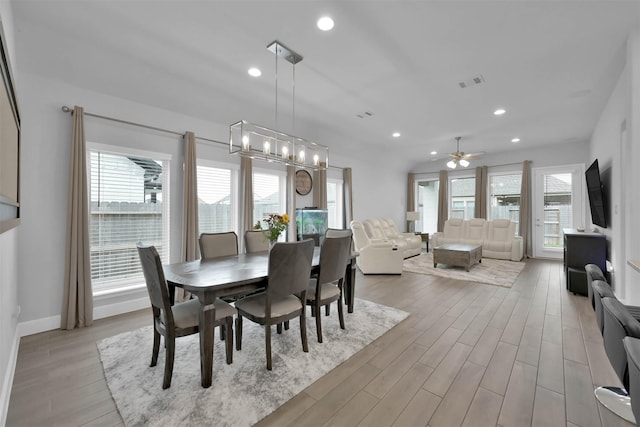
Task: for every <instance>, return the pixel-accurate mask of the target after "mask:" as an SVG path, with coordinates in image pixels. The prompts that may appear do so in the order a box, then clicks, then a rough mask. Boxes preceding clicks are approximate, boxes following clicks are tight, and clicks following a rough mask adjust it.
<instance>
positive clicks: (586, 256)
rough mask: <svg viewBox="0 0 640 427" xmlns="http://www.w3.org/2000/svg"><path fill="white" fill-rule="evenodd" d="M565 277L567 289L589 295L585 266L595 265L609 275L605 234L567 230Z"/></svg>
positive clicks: (564, 231)
mask: <svg viewBox="0 0 640 427" xmlns="http://www.w3.org/2000/svg"><path fill="white" fill-rule="evenodd" d="M562 231H563V233H564V276H565V279H566V281H567V289H568V290H569V291H571V292H573V293H574V294H580V295H587V273H586V272H585V270H584V266H585V265H587V264H595V265H597V266H598V267H600V269H601V270H602V272H603V273H604V274H605V276H606V274H607V267H606V260H607V238H606V236H605V235H604V234H600V233H589V232H587V231H582V232H581V231H577V230H576V229H574V228H565V229H563V230H562Z"/></svg>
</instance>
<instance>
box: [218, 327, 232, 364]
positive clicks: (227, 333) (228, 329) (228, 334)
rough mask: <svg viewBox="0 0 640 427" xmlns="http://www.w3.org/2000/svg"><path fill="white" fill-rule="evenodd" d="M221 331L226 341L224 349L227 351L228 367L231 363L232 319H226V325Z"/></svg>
mask: <svg viewBox="0 0 640 427" xmlns="http://www.w3.org/2000/svg"><path fill="white" fill-rule="evenodd" d="M223 329H224V335H225V341H226V342H225V349H226V351H227V365H230V364H232V363H233V317H231V316H229V317H227V321H226V325H225V326H224V328H223ZM221 331H222V329H221Z"/></svg>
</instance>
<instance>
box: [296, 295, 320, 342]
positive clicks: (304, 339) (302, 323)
mask: <svg viewBox="0 0 640 427" xmlns="http://www.w3.org/2000/svg"><path fill="white" fill-rule="evenodd" d="M318 317H320V316H318ZM300 337H301V338H302V351H304V352H305V353H308V352H309V345H308V344H307V317H306V310H305V309H304V306H303V307H302V313H301V314H300Z"/></svg>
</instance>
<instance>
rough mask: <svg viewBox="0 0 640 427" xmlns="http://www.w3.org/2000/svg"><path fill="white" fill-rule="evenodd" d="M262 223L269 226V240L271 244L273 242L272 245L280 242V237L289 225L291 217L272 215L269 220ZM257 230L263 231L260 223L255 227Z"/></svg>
mask: <svg viewBox="0 0 640 427" xmlns="http://www.w3.org/2000/svg"><path fill="white" fill-rule="evenodd" d="M262 222H264V223H265V224H266V225H267V229H266V231H267V233H266V234H267V238H268V239H269V242H271V243H272V244H273V243H275V242H276V241H277V240H278V237H280V234H281V233H282V232H283V231H284V230H285V229H286V228H287V225H289V215H288V214H282V215H277V214H270V215H269V217H268V218H266V219H263V220H262ZM255 228H256V229H257V230H262V229H263V228H262V224H260V221H258V222H257V223H256V225H255Z"/></svg>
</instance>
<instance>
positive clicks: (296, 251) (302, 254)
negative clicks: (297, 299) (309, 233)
mask: <svg viewBox="0 0 640 427" xmlns="http://www.w3.org/2000/svg"><path fill="white" fill-rule="evenodd" d="M313 248H314V242H313V239H306V240H302V241H300V242H278V243H276V244H275V245H274V246H273V248H272V249H271V252H269V283H268V285H267V295H292V294H300V293H301V292H303V291H306V290H307V287H308V286H309V277H311V263H312V261H313Z"/></svg>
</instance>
